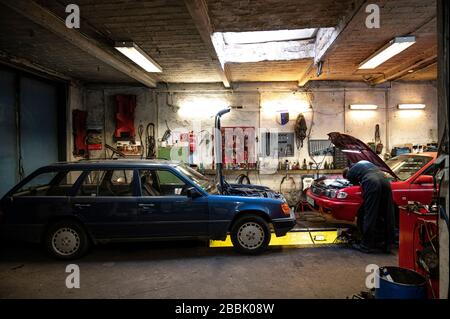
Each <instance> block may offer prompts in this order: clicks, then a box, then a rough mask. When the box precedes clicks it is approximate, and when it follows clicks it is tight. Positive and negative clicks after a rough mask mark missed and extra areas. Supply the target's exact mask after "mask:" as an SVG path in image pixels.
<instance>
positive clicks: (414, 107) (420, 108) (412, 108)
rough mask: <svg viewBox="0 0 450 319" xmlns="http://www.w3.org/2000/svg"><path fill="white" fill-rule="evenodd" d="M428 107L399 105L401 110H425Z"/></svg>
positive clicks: (423, 105) (422, 105)
mask: <svg viewBox="0 0 450 319" xmlns="http://www.w3.org/2000/svg"><path fill="white" fill-rule="evenodd" d="M425 107H426V105H425V104H399V105H398V109H399V110H423V109H424V108H425Z"/></svg>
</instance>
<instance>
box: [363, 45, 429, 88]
mask: <svg viewBox="0 0 450 319" xmlns="http://www.w3.org/2000/svg"><path fill="white" fill-rule="evenodd" d="M434 51H435V50H434ZM436 62H437V52H434V53H431V54H426V53H425V54H423V55H421V56H419V57H417V58H415V59H414V60H411V61H408V62H406V63H402V64H401V65H400V66H398V67H395V68H392V69H390V70H388V71H387V72H385V73H384V74H383V75H381V76H378V77H375V78H373V79H371V80H370V84H371V85H377V84H382V83H384V82H387V81H393V80H396V79H399V78H401V77H403V76H405V75H407V74H409V71H410V70H412V71H413V72H417V71H419V70H422V69H424V68H427V67H429V66H430V65H432V64H434V63H436Z"/></svg>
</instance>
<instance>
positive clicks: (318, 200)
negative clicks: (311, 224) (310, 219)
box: [306, 189, 361, 222]
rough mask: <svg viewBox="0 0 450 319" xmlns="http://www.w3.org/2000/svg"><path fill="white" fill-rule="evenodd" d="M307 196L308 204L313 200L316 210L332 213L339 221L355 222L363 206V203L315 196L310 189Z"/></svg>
mask: <svg viewBox="0 0 450 319" xmlns="http://www.w3.org/2000/svg"><path fill="white" fill-rule="evenodd" d="M306 196H307V197H309V200H308V202H310V204H311V199H312V200H313V201H314V208H316V209H317V208H322V209H323V210H324V211H328V212H330V213H331V214H332V215H333V217H334V218H335V219H339V220H346V221H351V222H353V221H354V220H355V218H356V216H357V215H358V210H359V207H360V206H361V202H353V201H348V200H343V199H337V198H328V197H325V196H317V195H315V194H313V193H312V192H311V190H310V189H308V191H307V192H306Z"/></svg>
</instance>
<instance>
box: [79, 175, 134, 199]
mask: <svg viewBox="0 0 450 319" xmlns="http://www.w3.org/2000/svg"><path fill="white" fill-rule="evenodd" d="M77 195H78V196H133V170H98V171H91V172H89V174H87V176H86V177H85V179H84V181H83V183H82V184H81V186H80V189H79V190H78V194H77Z"/></svg>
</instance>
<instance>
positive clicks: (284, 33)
mask: <svg viewBox="0 0 450 319" xmlns="http://www.w3.org/2000/svg"><path fill="white" fill-rule="evenodd" d="M316 32H317V29H316V28H313V29H296V30H276V31H250V32H224V33H222V35H223V39H224V42H225V44H250V43H263V42H277V41H294V40H304V39H310V38H313V37H314V36H315V34H316Z"/></svg>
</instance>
